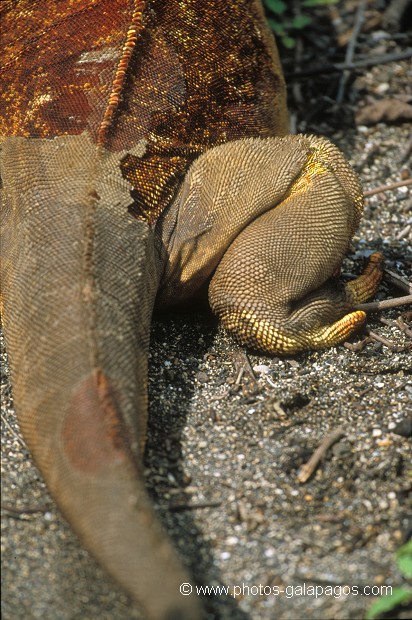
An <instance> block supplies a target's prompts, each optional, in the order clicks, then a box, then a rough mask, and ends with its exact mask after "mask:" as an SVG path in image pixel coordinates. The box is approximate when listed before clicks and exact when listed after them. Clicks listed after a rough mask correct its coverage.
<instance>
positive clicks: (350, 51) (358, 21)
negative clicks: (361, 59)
mask: <svg viewBox="0 0 412 620" xmlns="http://www.w3.org/2000/svg"><path fill="white" fill-rule="evenodd" d="M365 5H366V0H361V1H360V2H359V4H358V9H357V11H356V17H355V24H354V26H353V30H352V35H351V38H350V41H349V43H348V47H347V49H346V55H345V64H350V63H351V62H352V60H353V55H354V53H355V47H356V42H357V40H358V36H359V33H360V31H361V29H362V25H363V21H364V19H365ZM350 73H351V71H350V69H345V71H343V73H342V75H341V78H340V81H339V88H338V94H337V96H336V102H337V103H342V101H343V97H344V95H345V88H346V83H347V81H348V79H349V76H350Z"/></svg>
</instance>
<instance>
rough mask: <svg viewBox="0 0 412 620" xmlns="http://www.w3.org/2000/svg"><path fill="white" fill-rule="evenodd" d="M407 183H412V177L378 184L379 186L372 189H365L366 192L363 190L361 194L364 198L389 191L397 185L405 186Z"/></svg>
mask: <svg viewBox="0 0 412 620" xmlns="http://www.w3.org/2000/svg"><path fill="white" fill-rule="evenodd" d="M408 185H412V179H405V180H404V181H396V183H389V184H388V185H379V187H374V188H373V189H368V190H366V192H363V195H364V196H365V198H368V197H369V196H374V195H375V194H381V193H382V192H389V191H391V190H392V189H397V188H398V187H407V186H408Z"/></svg>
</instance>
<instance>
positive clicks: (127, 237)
mask: <svg viewBox="0 0 412 620" xmlns="http://www.w3.org/2000/svg"><path fill="white" fill-rule="evenodd" d="M2 22H3V28H4V33H5V35H4V41H3V46H2V50H1V52H2V54H3V56H4V58H3V59H2V67H3V70H2V76H1V78H0V88H1V89H2V92H1V93H0V94H1V97H2V116H1V118H0V135H1V144H2V151H1V156H0V157H1V166H2V184H3V190H2V248H1V249H2V272H1V282H2V299H3V301H2V303H3V322H4V329H5V334H6V341H7V348H8V353H9V358H10V363H11V373H12V382H13V395H14V402H15V407H16V411H17V415H18V419H19V423H20V425H21V428H22V432H23V435H24V437H25V440H26V442H27V444H28V446H29V448H30V450H31V452H32V454H33V456H34V458H35V460H36V463H37V465H38V467H39V469H40V471H41V472H42V474H43V476H44V478H45V480H46V482H47V484H48V487H49V489H50V491H51V493H52V494H53V496H54V497H55V499H56V502H57V504H58V505H59V507H60V509H61V510H62V512H63V514H64V515H65V516H66V518H67V519H68V521H69V522H70V524H71V526H72V527H73V529H74V530H75V531H76V532H77V533H78V535H79V536H80V538H81V540H82V541H83V543H84V545H85V546H86V547H87V548H88V549H89V550H90V551H91V552H92V553H93V554H94V555H95V556H96V557H97V558H98V559H99V560H100V562H101V563H102V564H103V566H105V567H106V569H107V570H108V571H109V572H110V573H111V574H112V575H113V576H114V577H115V578H116V579H117V580H118V582H119V583H120V584H121V585H123V587H124V588H125V589H126V590H127V591H128V592H129V593H130V594H131V595H132V596H133V597H134V598H135V599H136V601H138V602H139V603H140V604H141V605H143V607H144V609H145V611H146V613H147V616H148V617H150V618H155V619H166V618H169V619H170V618H179V619H184V618H187V619H193V620H194V619H195V618H200V617H201V610H200V605H199V601H198V600H197V599H196V598H195V597H194V596H187V597H184V596H181V595H180V593H179V584H180V583H182V582H187V581H189V578H188V576H187V574H186V572H185V570H184V568H183V567H182V564H181V562H180V560H179V559H178V558H177V557H176V554H175V552H174V550H173V548H172V547H171V545H170V544H169V542H168V541H167V539H166V537H165V535H164V534H163V532H162V531H161V528H160V526H159V525H158V523H157V521H156V518H155V515H154V511H153V508H152V506H151V504H150V501H149V500H148V497H147V495H146V491H145V489H144V483H143V479H142V475H141V468H142V458H143V450H144V442H145V435H146V418H147V402H146V400H147V395H146V391H147V390H146V385H147V349H148V342H149V336H148V334H149V325H150V318H151V312H152V308H153V305H154V303H155V297H156V296H157V304H158V305H159V306H161V305H167V304H171V303H177V302H179V301H182V300H184V299H186V298H187V297H190V296H192V295H194V294H196V293H197V292H198V291H199V290H200V289H201V288H202V287H203V286H205V285H206V284H207V283H208V282H209V281H210V280H211V278H212V280H211V286H210V301H211V305H212V307H213V309H214V310H215V311H216V312H217V313H218V314H219V315H220V316H221V318H222V321H223V323H224V324H226V326H227V327H228V328H229V329H231V330H232V331H233V332H234V333H235V334H237V336H238V337H240V338H241V339H242V340H243V341H244V342H246V343H247V344H251V345H253V346H257V347H259V348H261V349H264V350H268V351H270V352H273V351H295V350H298V349H302V348H308V347H313V346H327V345H330V344H334V343H335V342H337V341H339V340H340V339H342V338H344V337H346V335H347V334H348V333H350V332H351V331H352V329H353V328H354V327H356V325H357V324H358V323H359V322H360V321H362V320H363V315H362V314H361V313H350V310H351V307H352V306H353V304H354V303H355V302H358V301H361V300H363V299H364V298H365V297H366V296H369V295H370V294H372V293H373V292H374V290H375V288H376V286H377V282H378V280H379V277H380V270H379V267H378V263H379V260H380V259H379V258H375V259H373V261H372V263H371V266H370V267H369V268H368V269H367V271H366V273H365V275H364V276H363V277H362V278H360V279H358V280H357V281H355V283H351V284H350V285H348V286H347V287H346V288H345V289H339V286H338V285H336V284H335V283H334V284H332V283H331V282H330V278H331V277H332V275H333V274H334V273H335V272H336V269H337V268H338V267H339V265H340V262H341V260H342V258H343V255H344V253H345V251H346V249H347V246H348V243H349V240H350V238H351V236H352V234H353V232H354V230H355V228H356V225H357V223H358V221H359V217H360V211H361V202H362V200H361V190H360V187H359V184H358V181H357V179H356V177H355V175H354V173H353V172H352V171H351V170H350V168H349V166H348V165H347V163H346V162H345V161H344V159H343V157H342V155H341V154H340V153H339V152H338V151H337V149H335V148H334V147H332V146H331V145H330V144H329V143H328V142H327V141H325V140H322V139H317V138H313V137H304V136H286V137H282V136H285V134H286V133H287V114H286V105H285V92H284V82H283V76H282V72H281V69H280V66H279V61H278V56H277V52H276V48H275V46H274V43H273V41H272V39H271V36H270V34H269V33H268V31H267V29H266V27H265V25H264V21H263V17H262V10H261V7H260V5H259V3H258V2H257V1H255V0H243V1H242V0H209V1H206V0H197V2H196V1H191V2H189V0H150V1H149V0H147V2H144V1H138V0H136V1H135V2H131V1H129V0H100V1H99V2H87V1H86V0H72V1H71V2H59V3H44V2H40V1H33V0H32V1H29V0H20V1H19V2H13V3H9V4H7V5H6V7H5V8H4V9H3V15H2ZM279 136H280V137H279ZM155 222H157V223H156V226H155V227H153V226H152V225H153V224H154V223H155ZM286 236H287V242H286V241H285V239H286ZM302 266H303V267H304V268H302ZM213 274H214V275H213ZM212 276H213V277H212ZM239 281H240V284H239ZM342 291H343V292H342ZM348 312H349V314H347V313H348ZM345 315H346V316H345ZM96 524H98V527H96ZM159 584H161V589H160V591H159Z"/></svg>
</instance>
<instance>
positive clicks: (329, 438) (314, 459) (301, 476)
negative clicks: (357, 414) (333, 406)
mask: <svg viewBox="0 0 412 620" xmlns="http://www.w3.org/2000/svg"><path fill="white" fill-rule="evenodd" d="M345 435H346V433H345V431H344V430H343V429H342V428H337V429H335V430H334V431H332V432H331V433H329V435H326V437H324V438H323V440H322V442H321V444H320V446H319V447H318V448H316V450H315V452H314V453H313V454H312V456H311V457H310V459H309V461H308V462H307V463H305V465H302V467H301V468H300V470H299V473H298V481H299V482H301V483H303V482H306V481H307V480H308V479H309V478H310V477H311V475H312V474H313V472H314V471H315V469H316V467H317V466H318V465H319V463H320V461H321V460H322V459H323V457H324V456H325V454H326V452H327V451H328V450H329V448H330V447H331V446H333V444H334V443H336V442H337V441H339V439H342V437H344V436H345Z"/></svg>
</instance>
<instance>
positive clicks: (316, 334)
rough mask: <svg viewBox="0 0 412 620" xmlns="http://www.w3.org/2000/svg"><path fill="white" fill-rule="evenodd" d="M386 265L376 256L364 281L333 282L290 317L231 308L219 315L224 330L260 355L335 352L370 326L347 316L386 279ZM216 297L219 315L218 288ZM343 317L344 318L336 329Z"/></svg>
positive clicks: (358, 314) (294, 307) (280, 311)
mask: <svg viewBox="0 0 412 620" xmlns="http://www.w3.org/2000/svg"><path fill="white" fill-rule="evenodd" d="M382 262H383V257H382V255H381V254H378V253H375V254H372V256H371V257H370V259H369V261H368V264H367V266H366V268H365V270H364V272H363V273H362V275H361V276H359V277H358V278H356V279H355V280H353V281H352V282H350V283H348V284H346V285H345V286H343V287H342V286H340V283H339V282H338V281H337V280H334V279H332V280H330V281H329V282H327V283H326V284H325V285H324V286H323V287H321V288H320V289H318V290H316V291H314V292H313V293H311V294H310V295H308V296H307V297H306V298H304V299H302V300H301V301H300V302H299V303H297V304H293V303H290V304H289V309H290V312H289V314H285V312H284V311H285V308H282V307H281V306H280V305H277V306H276V307H273V308H267V307H265V306H264V305H262V304H260V307H259V309H258V311H253V310H252V309H248V308H247V305H248V304H245V307H243V308H241V309H240V308H239V309H236V308H228V307H226V308H225V309H223V310H222V311H221V312H219V310H217V312H218V314H219V318H220V320H221V322H222V324H223V325H224V327H225V328H226V329H227V330H228V331H230V332H231V333H232V334H234V335H235V337H236V338H237V339H238V340H240V341H241V342H243V343H244V344H246V345H248V346H252V347H255V348H257V349H259V350H261V351H266V352H268V353H295V352H297V351H302V350H307V349H320V348H324V347H331V346H334V345H336V344H338V343H339V342H342V341H344V340H346V339H347V338H348V337H349V336H350V335H351V334H352V333H353V332H355V331H356V330H358V329H359V328H360V327H362V326H363V324H364V323H365V320H366V313H365V312H363V311H360V310H358V311H355V312H350V313H349V314H345V312H347V311H348V310H349V309H350V307H353V306H354V305H355V304H356V303H360V302H363V301H365V300H366V299H368V298H369V297H371V296H372V295H373V294H374V293H375V291H376V289H377V288H378V286H379V282H380V280H381V277H382ZM213 291H214V295H213V301H214V304H215V310H216V302H217V297H218V296H219V293H218V291H217V289H216V286H215V287H214V289H213ZM249 306H251V304H249ZM270 314H271V316H270ZM339 315H340V316H341V318H338V320H335V321H334V322H333V323H331V320H333V319H334V318H337V317H338V316H339Z"/></svg>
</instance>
